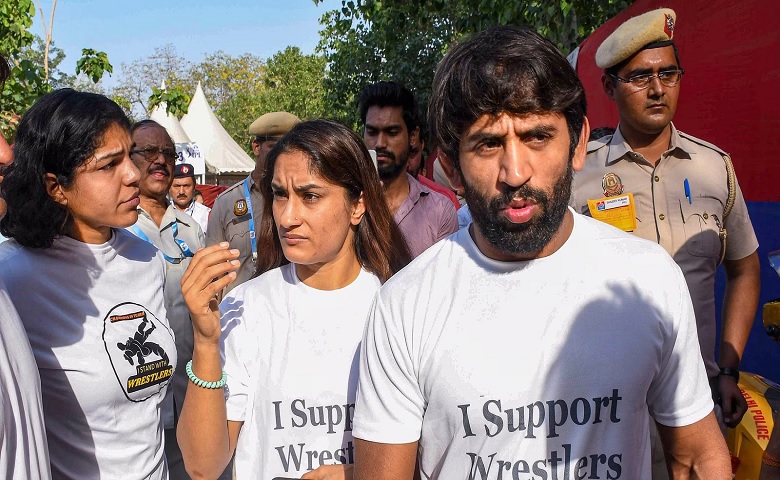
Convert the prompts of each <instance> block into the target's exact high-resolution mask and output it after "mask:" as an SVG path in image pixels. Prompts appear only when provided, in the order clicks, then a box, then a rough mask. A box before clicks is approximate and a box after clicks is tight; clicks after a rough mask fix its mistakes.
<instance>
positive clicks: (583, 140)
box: [571, 117, 590, 172]
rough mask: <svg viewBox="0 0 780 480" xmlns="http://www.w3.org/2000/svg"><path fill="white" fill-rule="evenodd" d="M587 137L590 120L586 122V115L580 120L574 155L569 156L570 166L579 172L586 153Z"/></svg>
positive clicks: (588, 135) (583, 163)
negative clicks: (578, 136)
mask: <svg viewBox="0 0 780 480" xmlns="http://www.w3.org/2000/svg"><path fill="white" fill-rule="evenodd" d="M588 137H590V122H588V117H585V118H583V121H582V130H581V131H580V140H579V142H577V147H576V148H575V149H574V155H572V157H571V164H572V168H574V171H575V172H579V171H580V170H582V167H584V166H585V157H586V156H587V155H588Z"/></svg>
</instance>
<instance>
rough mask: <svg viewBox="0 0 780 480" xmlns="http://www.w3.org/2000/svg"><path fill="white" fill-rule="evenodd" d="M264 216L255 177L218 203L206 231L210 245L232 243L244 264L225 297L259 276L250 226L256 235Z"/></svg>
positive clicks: (219, 199)
mask: <svg viewBox="0 0 780 480" xmlns="http://www.w3.org/2000/svg"><path fill="white" fill-rule="evenodd" d="M244 182H249V184H250V187H249V196H250V198H251V202H252V213H254V218H252V215H250V213H249V208H247V206H246V198H244ZM262 215H263V196H262V195H261V194H260V188H259V185H257V184H255V182H254V180H253V179H252V176H251V175H250V176H248V177H246V179H245V180H243V181H241V182H238V183H237V184H235V185H233V186H232V187H230V188H228V189H227V190H225V191H224V192H222V193H221V194H220V195H219V196H218V197H217V199H216V200H215V201H214V206H213V207H212V209H211V215H209V226H208V228H207V229H206V245H207V246H210V245H214V244H217V243H219V242H229V243H230V248H235V249H237V250H238V251H239V252H240V253H239V255H238V260H239V261H240V262H241V266H240V267H239V269H238V270H237V271H236V279H235V280H233V281H232V282H230V284H229V285H228V286H227V287H226V288H225V293H227V292H229V291H230V290H232V289H234V288H235V287H237V286H238V285H241V284H242V283H244V282H246V281H247V280H249V279H250V278H252V277H253V276H254V274H255V262H254V261H253V260H252V243H251V240H250V238H249V222H253V224H254V227H255V232H257V231H258V229H259V227H260V219H261V218H262Z"/></svg>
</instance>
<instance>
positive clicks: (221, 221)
mask: <svg viewBox="0 0 780 480" xmlns="http://www.w3.org/2000/svg"><path fill="white" fill-rule="evenodd" d="M300 121H301V120H300V119H299V118H298V117H296V116H295V115H293V114H291V113H287V112H270V113H266V114H264V115H261V116H260V117H259V118H258V119H257V120H255V121H254V122H252V124H251V125H250V126H249V134H250V135H252V152H253V153H254V155H255V169H254V170H253V171H252V173H251V174H249V176H248V177H246V178H245V179H244V180H242V181H241V182H239V183H237V184H235V185H233V186H232V187H230V188H228V189H227V190H225V191H224V192H222V193H221V194H220V195H219V196H218V197H217V199H216V201H215V202H214V206H213V207H212V209H211V215H210V216H209V224H208V225H209V226H208V228H207V229H206V244H207V245H208V246H210V245H214V244H216V243H220V242H229V243H230V248H234V249H236V250H238V251H239V252H241V253H240V254H239V256H238V261H239V262H241V266H240V267H239V268H238V270H236V278H235V280H233V281H232V282H231V283H230V285H228V286H227V287H226V288H225V291H224V292H223V293H227V292H229V291H230V290H232V289H234V288H236V287H237V286H239V285H241V284H242V283H244V282H246V281H247V280H249V279H250V278H252V277H253V276H254V274H255V261H256V259H257V256H258V255H262V252H258V251H257V243H256V241H255V236H256V232H257V229H258V228H260V218H261V217H262V215H263V197H262V195H261V194H260V180H261V179H262V178H263V174H264V173H265V158H266V156H267V155H268V152H270V151H271V149H272V148H273V147H274V145H276V142H277V141H278V140H279V139H280V138H282V136H283V135H284V134H285V133H287V132H289V131H290V130H291V129H292V127H294V126H295V125H296V124H297V123H299V122H300Z"/></svg>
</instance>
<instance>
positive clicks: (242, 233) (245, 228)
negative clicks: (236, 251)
mask: <svg viewBox="0 0 780 480" xmlns="http://www.w3.org/2000/svg"><path fill="white" fill-rule="evenodd" d="M251 218H252V217H250V216H249V214H245V215H241V216H240V217H233V219H232V220H231V221H230V222H228V224H227V226H226V228H225V240H227V241H228V242H230V243H231V244H232V243H233V242H234V241H237V240H238V239H240V238H244V237H246V238H247V239H249V221H250V219H251ZM233 248H235V246H234V247H233Z"/></svg>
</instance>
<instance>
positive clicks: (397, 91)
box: [357, 82, 420, 135]
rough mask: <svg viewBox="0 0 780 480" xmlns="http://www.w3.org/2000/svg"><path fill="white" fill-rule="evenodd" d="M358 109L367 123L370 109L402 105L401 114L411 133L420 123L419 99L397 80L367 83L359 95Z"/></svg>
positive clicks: (362, 119)
mask: <svg viewBox="0 0 780 480" xmlns="http://www.w3.org/2000/svg"><path fill="white" fill-rule="evenodd" d="M357 102H358V111H359V112H360V121H361V122H363V124H364V125H365V123H366V114H367V113H368V109H369V108H371V107H373V106H378V107H401V114H402V116H403V118H404V123H405V124H406V130H407V131H408V132H409V134H410V135H411V133H412V130H414V129H415V128H417V127H418V126H419V125H420V120H419V114H418V111H417V101H416V100H415V99H414V95H413V94H412V92H410V91H409V90H407V89H406V87H404V86H403V85H401V84H400V83H396V82H377V83H372V84H370V85H366V86H365V87H363V89H362V90H361V91H360V94H359V95H358V100H357Z"/></svg>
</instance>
